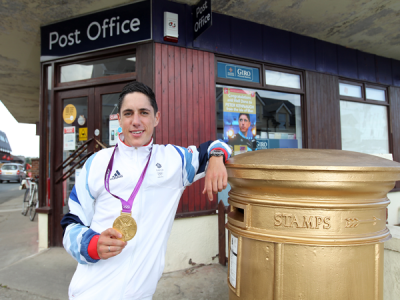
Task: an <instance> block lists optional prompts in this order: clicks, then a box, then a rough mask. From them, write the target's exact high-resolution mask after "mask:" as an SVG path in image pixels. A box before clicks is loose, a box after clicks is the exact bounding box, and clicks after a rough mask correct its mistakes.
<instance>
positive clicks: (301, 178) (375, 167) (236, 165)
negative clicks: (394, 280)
mask: <svg viewBox="0 0 400 300" xmlns="http://www.w3.org/2000/svg"><path fill="white" fill-rule="evenodd" d="M226 167H227V170H228V176H229V183H230V185H231V187H232V189H231V191H230V193H229V203H230V205H231V211H230V212H229V214H228V223H227V224H226V227H227V229H228V230H229V240H228V241H229V262H228V285H229V287H230V291H229V299H230V300H234V299H235V300H236V299H258V300H264V299H265V300H311V299H324V300H337V299H352V300H372V299H374V300H378V299H383V242H384V241H386V240H388V239H389V238H390V237H391V236H390V232H389V230H388V229H387V228H386V207H387V205H388V204H389V200H388V198H387V193H388V192H389V191H390V190H391V189H392V188H393V187H394V185H395V182H396V181H398V180H400V164H399V163H396V162H393V161H390V160H387V159H384V158H380V157H376V156H372V155H367V154H362V153H356V152H350V151H341V150H312V149H270V150H259V151H255V152H248V153H245V154H241V155H237V156H234V157H233V158H231V159H230V160H229V161H228V163H227V165H226Z"/></svg>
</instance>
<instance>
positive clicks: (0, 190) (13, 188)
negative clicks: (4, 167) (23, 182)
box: [0, 182, 25, 205]
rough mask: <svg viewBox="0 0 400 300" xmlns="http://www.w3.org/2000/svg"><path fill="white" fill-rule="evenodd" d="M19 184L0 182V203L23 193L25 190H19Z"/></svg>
mask: <svg viewBox="0 0 400 300" xmlns="http://www.w3.org/2000/svg"><path fill="white" fill-rule="evenodd" d="M19 186H20V184H19V182H8V183H4V182H3V183H0V204H2V203H5V202H7V201H9V200H11V199H14V198H16V197H19V196H21V195H24V194H25V190H21V191H20V190H19ZM21 205H22V202H21Z"/></svg>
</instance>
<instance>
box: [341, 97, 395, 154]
mask: <svg viewBox="0 0 400 300" xmlns="http://www.w3.org/2000/svg"><path fill="white" fill-rule="evenodd" d="M340 124H341V131H342V149H343V150H350V151H356V152H363V153H370V154H387V153H389V135H388V115H387V107H386V106H381V105H374V104H366V103H359V102H351V101H340Z"/></svg>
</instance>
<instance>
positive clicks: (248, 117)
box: [239, 113, 250, 122]
mask: <svg viewBox="0 0 400 300" xmlns="http://www.w3.org/2000/svg"><path fill="white" fill-rule="evenodd" d="M241 115H245V116H246V117H247V119H248V120H249V122H250V114H245V113H240V114H239V119H240V116H241Z"/></svg>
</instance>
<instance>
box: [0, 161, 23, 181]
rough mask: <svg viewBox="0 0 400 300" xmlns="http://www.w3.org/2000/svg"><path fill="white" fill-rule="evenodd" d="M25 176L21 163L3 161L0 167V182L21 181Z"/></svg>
mask: <svg viewBox="0 0 400 300" xmlns="http://www.w3.org/2000/svg"><path fill="white" fill-rule="evenodd" d="M25 178H26V173H25V170H24V166H23V165H21V164H14V163H5V164H4V165H2V166H1V168H0V183H3V181H8V182H9V181H18V182H21V181H22V180H23V179H25Z"/></svg>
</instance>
